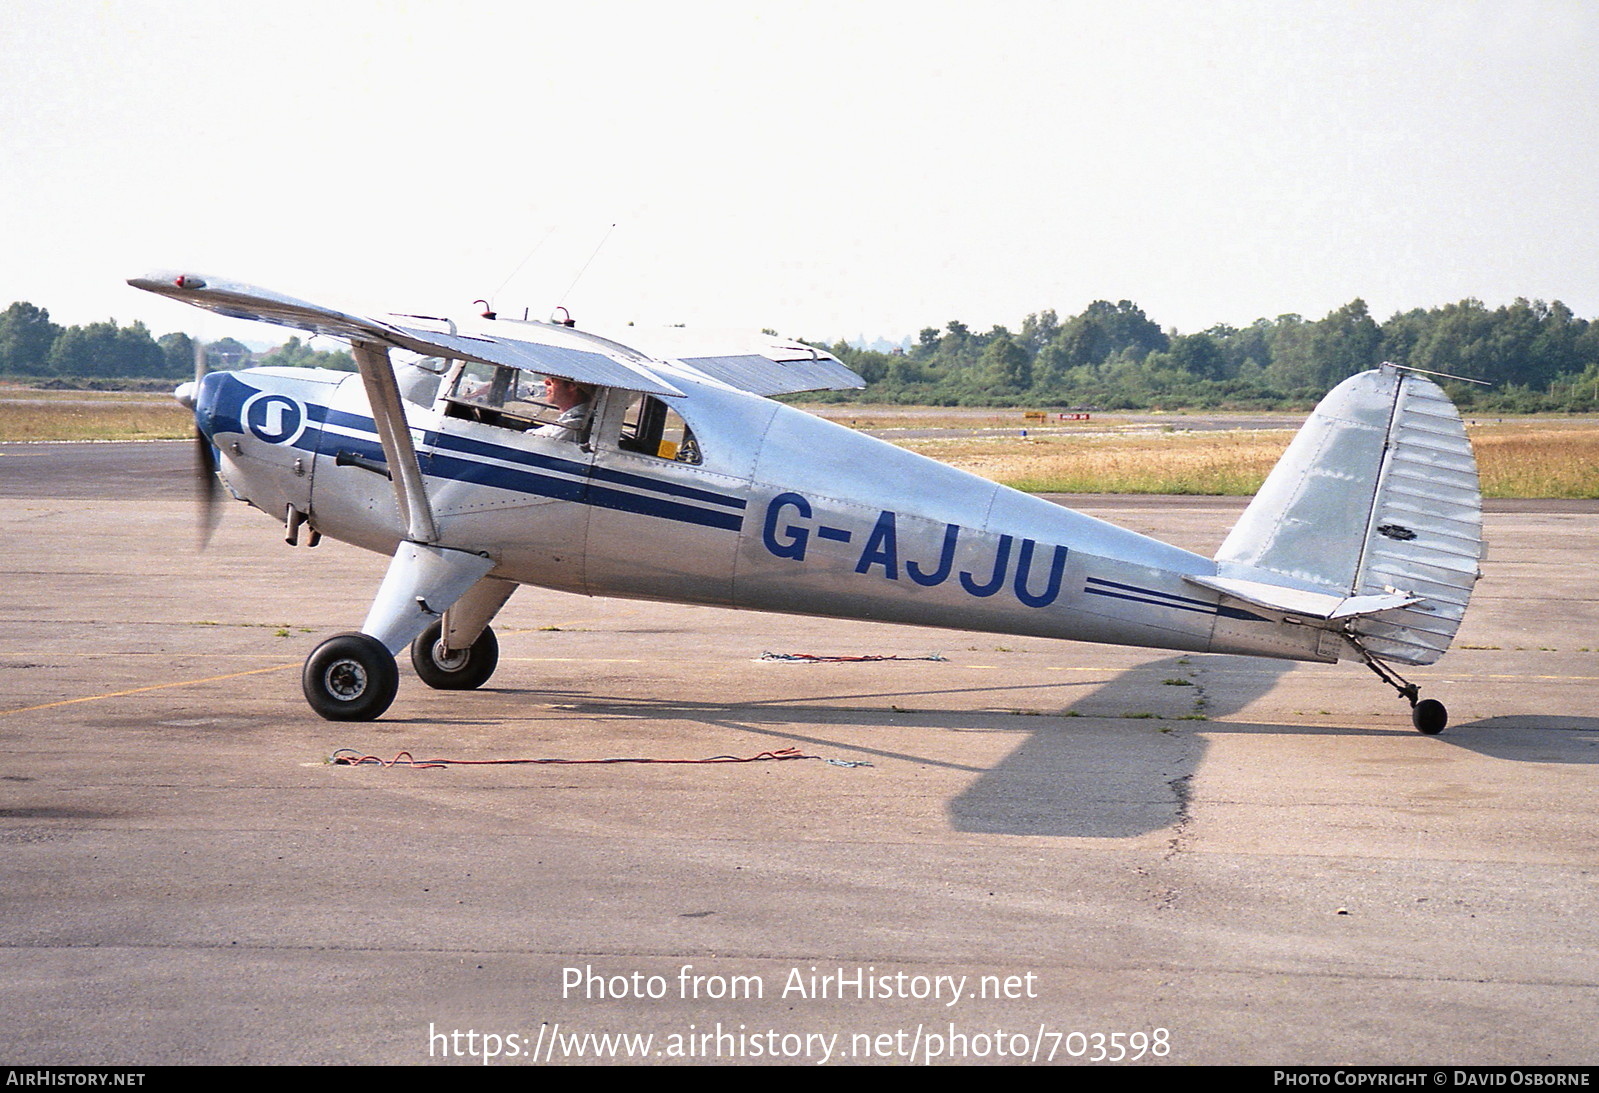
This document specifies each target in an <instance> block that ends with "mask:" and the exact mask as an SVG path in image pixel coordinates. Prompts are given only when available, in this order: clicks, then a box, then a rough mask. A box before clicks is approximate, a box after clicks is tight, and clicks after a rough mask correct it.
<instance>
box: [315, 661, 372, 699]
mask: <svg viewBox="0 0 1599 1093" xmlns="http://www.w3.org/2000/svg"><path fill="white" fill-rule="evenodd" d="M323 681H324V683H325V684H326V686H327V692H328V694H330V695H332V696H333V697H334V698H336V699H338V700H339V701H340V702H354V701H355V700H356V699H358V698H360V697H361V695H362V694H364V693H365V692H366V669H365V668H364V667H362V666H361V665H360V664H359V663H358V662H356V661H354V660H336V661H334V662H333V663H332V664H330V665H328V670H327V673H326V674H325V675H324V676H323Z"/></svg>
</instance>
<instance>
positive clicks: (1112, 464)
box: [903, 430, 1293, 495]
mask: <svg viewBox="0 0 1599 1093" xmlns="http://www.w3.org/2000/svg"><path fill="white" fill-rule="evenodd" d="M1292 436H1293V434H1292V433H1286V432H1279V431H1275V430H1273V431H1265V432H1260V431H1243V430H1229V431H1226V432H1207V433H1159V432H1157V433H1142V434H1137V435H1119V436H1105V435H1099V436H1070V435H1052V436H1029V437H1025V438H1023V437H1020V436H1015V437H992V438H984V439H971V440H959V439H957V440H920V441H908V442H906V443H905V444H904V445H903V446H904V447H906V448H909V449H910V450H912V451H916V452H920V453H922V454H923V455H927V456H931V457H932V458H934V459H937V460H938V461H940V462H942V463H948V464H950V465H952V466H956V467H960V468H961V469H963V470H968V471H971V472H973V473H974V474H980V475H982V476H983V477H984V478H992V479H996V480H997V481H1000V482H1003V483H1005V484H1006V485H1007V486H1014V487H1015V488H1017V489H1021V490H1027V491H1029V492H1033V493H1191V494H1244V495H1247V494H1251V493H1254V492H1255V490H1257V489H1258V488H1259V487H1260V483H1261V482H1262V481H1264V480H1265V477H1266V473H1267V472H1268V471H1270V470H1271V468H1272V465H1273V464H1274V463H1276V461H1277V457H1278V456H1280V455H1281V454H1282V451H1283V449H1284V448H1286V447H1287V446H1288V441H1289V440H1290V439H1292Z"/></svg>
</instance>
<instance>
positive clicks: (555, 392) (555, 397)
mask: <svg viewBox="0 0 1599 1093" xmlns="http://www.w3.org/2000/svg"><path fill="white" fill-rule="evenodd" d="M593 397H594V388H593V387H591V386H590V385H589V384H586V383H573V382H572V381H571V380H568V379H562V378H561V377H560V376H545V377H544V401H545V402H548V403H549V404H550V405H551V406H553V407H555V408H556V409H557V410H570V409H571V408H572V407H574V406H581V405H583V404H584V403H585V402H587V401H589V399H591V398H593Z"/></svg>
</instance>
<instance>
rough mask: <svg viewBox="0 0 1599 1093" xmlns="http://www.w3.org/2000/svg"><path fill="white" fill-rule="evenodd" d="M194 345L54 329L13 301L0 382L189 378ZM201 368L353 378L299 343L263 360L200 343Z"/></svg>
mask: <svg viewBox="0 0 1599 1093" xmlns="http://www.w3.org/2000/svg"><path fill="white" fill-rule="evenodd" d="M194 350H195V343H194V340H193V339H192V338H190V337H189V335H187V334H182V333H172V334H163V335H161V336H160V337H159V338H156V337H153V336H151V334H150V331H149V329H148V328H147V327H146V326H145V325H144V324H143V323H141V322H135V323H134V324H133V325H131V326H120V325H118V324H117V322H116V320H115V319H108V320H106V321H105V322H103V323H90V324H89V325H87V326H67V327H63V326H59V325H57V324H56V323H53V322H51V321H50V312H49V311H47V310H45V309H44V308H42V307H36V306H34V305H33V304H30V303H28V302H26V301H22V300H19V301H17V302H16V303H13V304H12V305H11V306H10V307H8V308H6V310H5V311H4V312H0V376H17V377H22V378H26V379H110V380H120V379H150V378H153V379H171V380H175V381H176V380H184V379H188V378H191V377H193V375H194ZM205 353H206V366H207V367H208V368H210V369H218V368H247V367H251V366H253V365H276V366H280V367H310V368H340V369H345V370H353V369H354V367H355V364H354V362H353V361H352V360H351V358H350V354H349V352H348V351H343V350H336V351H331V352H330V351H326V350H314V349H312V348H311V347H310V346H309V345H307V344H306V343H304V342H302V341H300V339H299V338H297V337H296V338H290V339H289V341H288V343H287V344H285V345H282V346H279V347H278V348H277V349H274V350H271V351H269V352H267V353H264V354H257V353H256V352H255V351H254V350H252V349H251V348H250V347H249V346H247V345H245V344H244V343H242V342H239V341H237V340H235V339H233V338H220V339H218V340H217V341H214V342H207V343H205Z"/></svg>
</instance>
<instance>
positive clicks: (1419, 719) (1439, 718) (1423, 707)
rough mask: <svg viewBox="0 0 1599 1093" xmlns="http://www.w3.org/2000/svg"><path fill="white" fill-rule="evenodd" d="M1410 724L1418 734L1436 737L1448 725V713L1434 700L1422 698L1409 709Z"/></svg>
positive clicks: (1441, 704)
mask: <svg viewBox="0 0 1599 1093" xmlns="http://www.w3.org/2000/svg"><path fill="white" fill-rule="evenodd" d="M1410 723H1411V724H1412V725H1414V726H1416V729H1417V731H1419V732H1424V733H1426V734H1427V735H1428V736H1437V735H1438V734H1439V733H1441V732H1443V731H1444V728H1445V727H1446V726H1447V725H1448V724H1449V711H1448V710H1446V709H1444V704H1443V703H1442V702H1439V701H1438V700H1437V699H1436V698H1424V699H1422V700H1421V701H1420V702H1418V703H1416V704H1415V705H1414V706H1412V707H1411V708H1410Z"/></svg>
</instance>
